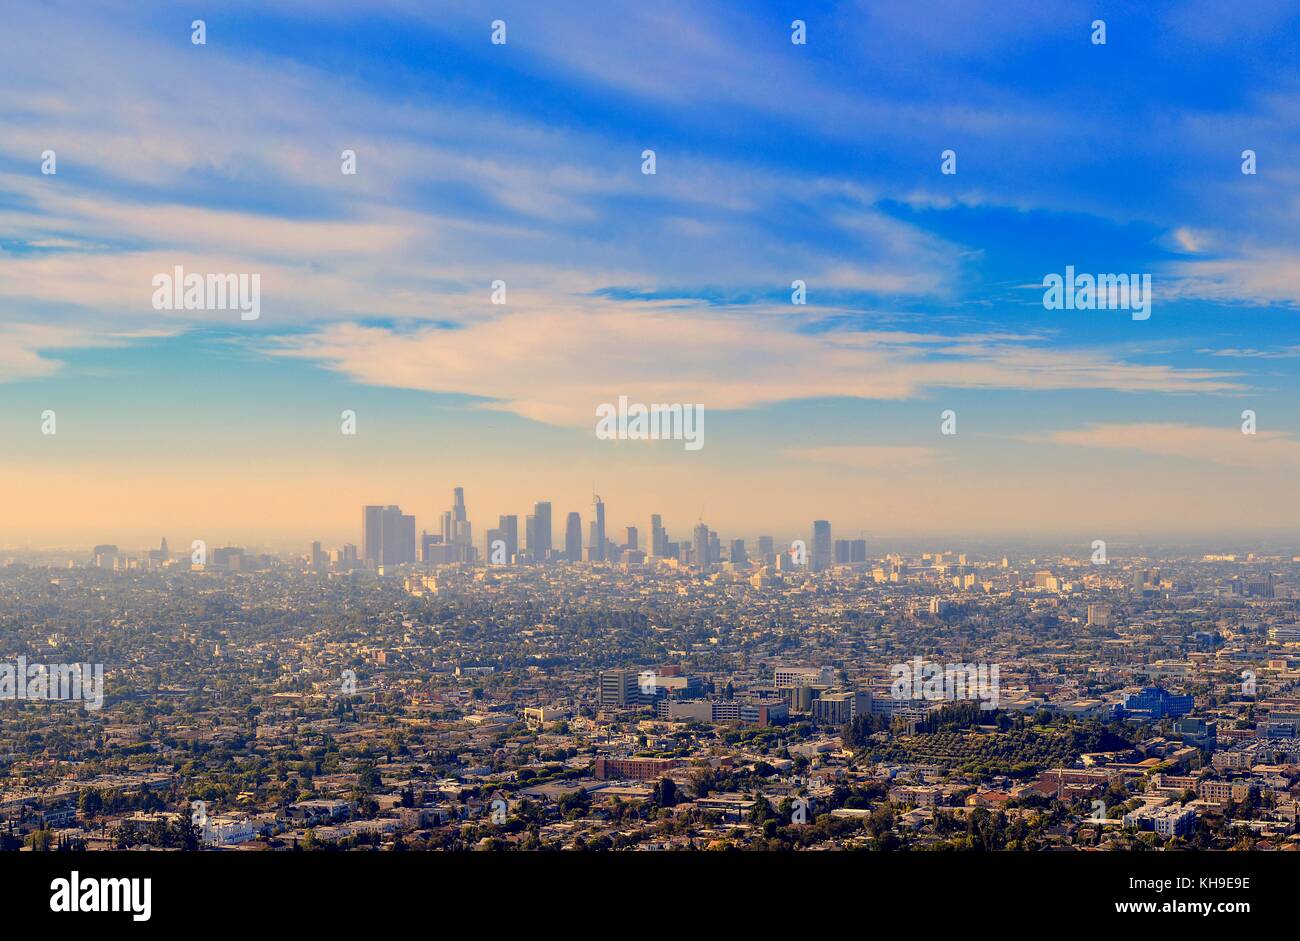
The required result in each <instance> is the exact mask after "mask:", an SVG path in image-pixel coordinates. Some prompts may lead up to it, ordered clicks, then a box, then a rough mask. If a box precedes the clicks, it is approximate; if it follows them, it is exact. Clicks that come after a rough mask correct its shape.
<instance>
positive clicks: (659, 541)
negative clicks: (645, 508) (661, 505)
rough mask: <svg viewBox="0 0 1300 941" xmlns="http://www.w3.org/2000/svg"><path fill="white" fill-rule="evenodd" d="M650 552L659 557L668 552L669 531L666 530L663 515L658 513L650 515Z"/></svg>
mask: <svg viewBox="0 0 1300 941" xmlns="http://www.w3.org/2000/svg"><path fill="white" fill-rule="evenodd" d="M650 554H651V555H653V556H658V557H659V558H663V557H664V556H666V555H667V554H668V533H667V532H666V531H665V530H664V520H663V517H662V516H660V515H659V514H658V513H655V514H653V515H652V516H651V517H650Z"/></svg>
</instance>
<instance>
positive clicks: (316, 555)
mask: <svg viewBox="0 0 1300 941" xmlns="http://www.w3.org/2000/svg"><path fill="white" fill-rule="evenodd" d="M311 567H312V570H313V571H316V572H320V571H323V570H324V569H325V553H324V551H323V550H322V549H321V545H320V543H319V542H313V543H312V544H311Z"/></svg>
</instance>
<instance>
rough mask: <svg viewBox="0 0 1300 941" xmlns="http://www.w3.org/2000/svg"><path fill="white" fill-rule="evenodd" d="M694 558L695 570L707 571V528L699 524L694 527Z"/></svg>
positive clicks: (705, 525)
mask: <svg viewBox="0 0 1300 941" xmlns="http://www.w3.org/2000/svg"><path fill="white" fill-rule="evenodd" d="M693 549H694V558H693V559H692V561H693V562H694V563H695V566H696V568H699V569H707V568H708V567H709V559H710V555H709V527H708V525H707V524H705V523H700V524H698V525H697V526H696V527H695V541H694V543H693Z"/></svg>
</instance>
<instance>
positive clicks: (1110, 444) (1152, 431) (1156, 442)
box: [1045, 422, 1300, 470]
mask: <svg viewBox="0 0 1300 941" xmlns="http://www.w3.org/2000/svg"><path fill="white" fill-rule="evenodd" d="M1045 440H1047V441H1050V442H1052V443H1054V444H1066V445H1075V446H1079V447H1088V448H1105V449H1110V450H1123V451H1139V452H1142V453H1144V454H1156V455H1160V456H1162V457H1178V458H1184V459H1186V460H1189V461H1197V462H1202V463H1210V464H1221V465H1224V466H1227V467H1241V468H1252V469H1256V470H1288V469H1295V468H1297V467H1300V439H1298V438H1297V437H1296V436H1295V435H1292V434H1288V433H1285V432H1280V431H1259V432H1258V433H1256V434H1253V435H1248V434H1242V432H1241V430H1240V429H1239V428H1233V427H1227V428H1223V427H1213V426H1204V425H1187V424H1180V423H1175V422H1134V423H1130V424H1099V425H1093V426H1090V427H1087V428H1082V429H1077V430H1073V431H1057V432H1053V433H1051V434H1049V435H1047V436H1046V437H1045Z"/></svg>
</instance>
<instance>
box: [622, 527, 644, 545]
mask: <svg viewBox="0 0 1300 941" xmlns="http://www.w3.org/2000/svg"><path fill="white" fill-rule="evenodd" d="M640 538H641V534H640V533H638V532H637V529H636V527H635V526H629V527H628V528H627V539H626V540H625V541H624V543H623V548H625V549H639V548H641V546H640V544H639V540H640Z"/></svg>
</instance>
